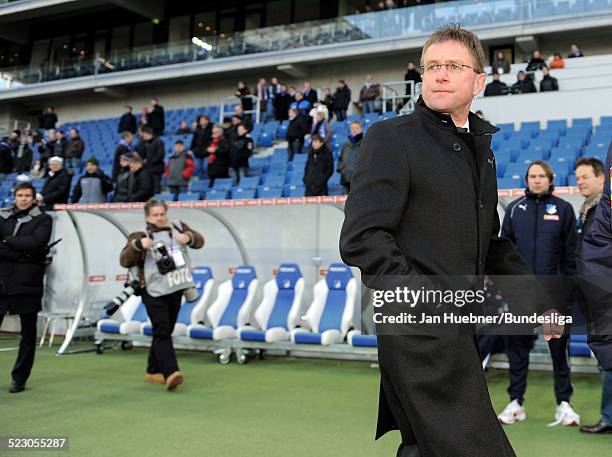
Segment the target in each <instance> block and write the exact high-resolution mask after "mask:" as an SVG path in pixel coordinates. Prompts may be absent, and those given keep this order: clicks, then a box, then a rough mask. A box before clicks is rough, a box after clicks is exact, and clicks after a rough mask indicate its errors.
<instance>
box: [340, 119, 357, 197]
mask: <svg viewBox="0 0 612 457" xmlns="http://www.w3.org/2000/svg"><path fill="white" fill-rule="evenodd" d="M350 128H351V134H350V135H349V137H348V140H347V141H346V143H344V146H342V151H341V152H340V161H339V162H338V171H339V172H340V176H341V180H340V184H342V185H343V186H344V189H345V190H346V193H347V194H348V193H349V191H350V189H351V181H352V180H353V175H354V174H355V166H356V164H357V158H358V157H359V148H360V147H361V140H362V138H363V132H362V130H361V124H360V123H359V121H353V122H351V125H350Z"/></svg>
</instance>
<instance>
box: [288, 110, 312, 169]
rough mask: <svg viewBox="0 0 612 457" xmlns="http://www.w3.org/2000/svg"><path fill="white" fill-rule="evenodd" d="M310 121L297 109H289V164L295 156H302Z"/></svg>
mask: <svg viewBox="0 0 612 457" xmlns="http://www.w3.org/2000/svg"><path fill="white" fill-rule="evenodd" d="M308 131H309V128H308V121H307V120H306V118H305V116H304V115H302V114H300V111H299V110H298V109H297V108H290V109H289V125H288V126H287V142H288V145H289V147H288V148H287V153H288V155H289V162H291V161H292V160H293V156H294V155H295V154H301V153H302V148H303V147H304V136H306V134H307V133H308Z"/></svg>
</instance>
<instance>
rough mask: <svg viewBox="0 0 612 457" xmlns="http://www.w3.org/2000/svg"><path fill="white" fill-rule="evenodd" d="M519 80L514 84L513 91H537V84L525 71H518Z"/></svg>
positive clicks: (522, 92) (525, 92)
mask: <svg viewBox="0 0 612 457" xmlns="http://www.w3.org/2000/svg"><path fill="white" fill-rule="evenodd" d="M516 78H517V81H516V82H515V83H514V84H513V85H512V91H513V92H518V93H521V94H529V93H534V92H537V89H536V86H535V84H534V83H533V81H532V80H531V78H527V77H526V76H525V73H524V72H522V71H519V72H518V75H517V76H516Z"/></svg>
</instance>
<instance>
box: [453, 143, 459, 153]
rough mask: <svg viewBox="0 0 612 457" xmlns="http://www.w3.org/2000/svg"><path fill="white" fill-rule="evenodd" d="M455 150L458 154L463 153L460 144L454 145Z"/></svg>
mask: <svg viewBox="0 0 612 457" xmlns="http://www.w3.org/2000/svg"><path fill="white" fill-rule="evenodd" d="M453 150H455V151H457V152H459V151H461V145H460V144H459V143H453Z"/></svg>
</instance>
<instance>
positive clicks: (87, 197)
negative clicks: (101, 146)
mask: <svg viewBox="0 0 612 457" xmlns="http://www.w3.org/2000/svg"><path fill="white" fill-rule="evenodd" d="M112 191H113V181H112V180H111V178H109V177H108V176H106V175H105V174H104V172H103V171H102V170H100V162H98V159H96V158H95V157H90V158H89V160H87V163H86V165H85V173H83V176H81V177H80V178H79V181H78V182H77V185H76V186H75V188H74V191H73V192H72V203H106V202H107V201H108V193H109V192H112Z"/></svg>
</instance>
